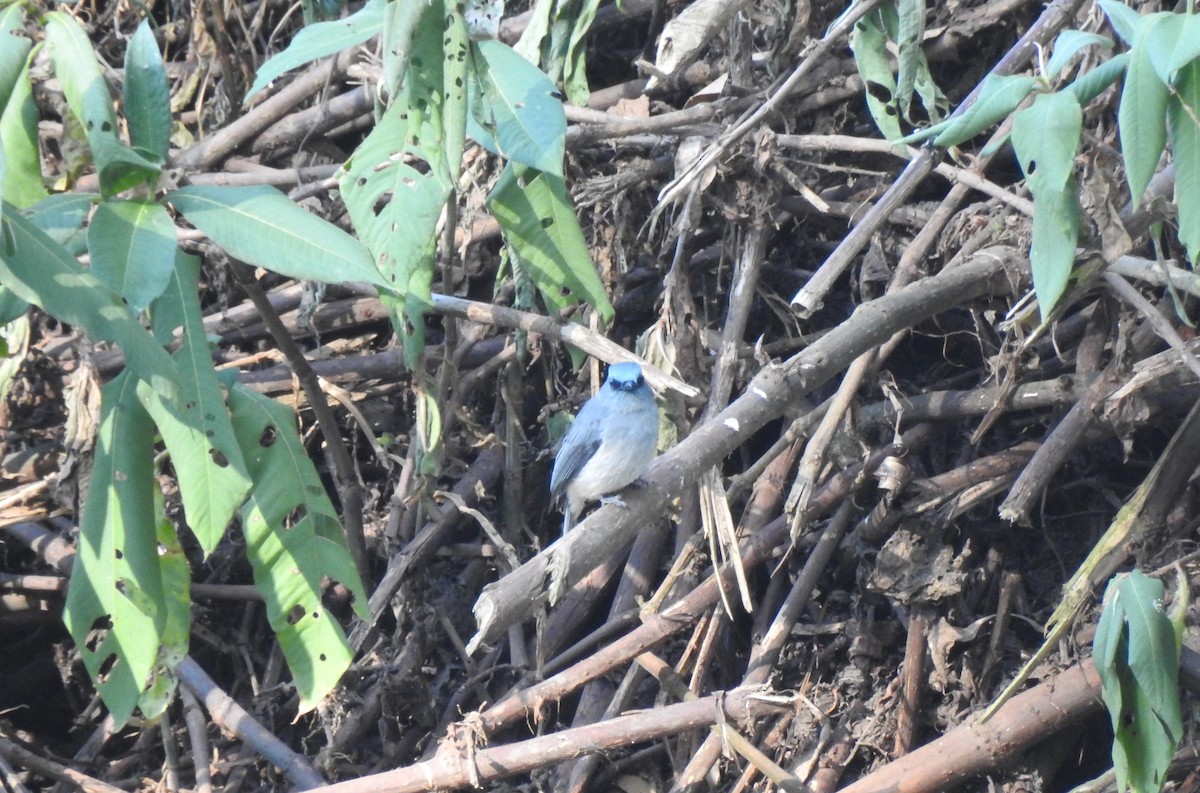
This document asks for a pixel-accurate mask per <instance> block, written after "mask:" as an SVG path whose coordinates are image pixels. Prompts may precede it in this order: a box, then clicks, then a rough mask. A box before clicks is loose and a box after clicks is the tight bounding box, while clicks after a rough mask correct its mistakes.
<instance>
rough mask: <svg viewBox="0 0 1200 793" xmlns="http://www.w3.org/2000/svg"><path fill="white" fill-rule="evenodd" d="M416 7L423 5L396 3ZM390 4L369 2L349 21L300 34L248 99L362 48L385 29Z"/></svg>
mask: <svg viewBox="0 0 1200 793" xmlns="http://www.w3.org/2000/svg"><path fill="white" fill-rule="evenodd" d="M396 5H410V6H416V5H419V3H415V2H414V3H396ZM386 6H387V2H386V0H367V3H366V5H364V6H363V7H362V8H360V9H359V10H358V11H356V12H354V13H353V14H351V15H350V16H348V17H346V18H345V19H335V20H330V21H328V22H317V23H314V24H312V25H308V26H307V27H305V28H303V29H302V30H301V31H300V32H298V33H297V34H296V35H295V37H294V38H293V39H292V43H291V44H289V45H288V46H287V49H285V50H284V51H283V52H281V53H279V54H278V55H275V56H273V57H271V58H270V59H269V60H268V61H267V62H266V63H264V64H263V65H262V66H261V67H260V68H259V70H258V73H257V74H256V75H255V76H254V84H253V85H251V86H250V90H249V91H247V92H246V99H247V100H249V99H250V97H252V96H254V95H255V94H256V93H258V92H259V91H261V90H262V89H263V88H265V87H266V86H267V84H269V83H270V82H271V81H272V80H274V79H275V78H276V77H278V76H279V75H281V74H284V73H285V72H289V71H291V70H292V69H295V68H298V67H300V66H303V65H304V64H306V63H311V62H312V61H315V60H317V59H318V58H324V57H325V56H326V55H333V54H334V53H336V52H341V51H342V50H344V49H349V48H350V47H353V46H356V45H358V44H362V43H363V42H364V41H366V40H367V39H369V38H371V37H372V36H375V35H378V34H379V32H380V31H381V30H382V29H383V14H384V8H385V7H386Z"/></svg>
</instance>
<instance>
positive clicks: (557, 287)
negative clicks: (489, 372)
mask: <svg viewBox="0 0 1200 793" xmlns="http://www.w3.org/2000/svg"><path fill="white" fill-rule="evenodd" d="M488 208H489V209H491V211H492V215H493V216H494V217H495V218H496V221H497V222H498V223H499V224H500V228H501V230H502V231H503V232H504V239H505V242H507V243H508V245H509V248H510V249H511V250H512V253H513V255H514V256H515V257H516V258H517V259H518V260H520V262H521V264H522V265H523V266H524V267H526V269H528V271H529V273H530V274H531V275H532V276H533V280H534V282H535V283H536V284H537V286H538V290H539V291H540V292H541V293H542V299H543V300H545V301H546V305H547V307H549V308H550V310H551V311H558V310H560V309H562V308H564V307H566V306H567V305H569V304H570V303H571V302H572V301H575V300H585V301H587V302H588V303H589V304H591V306H592V307H593V308H595V309H596V311H597V312H598V313H599V314H600V317H601V319H602V320H603V321H604V322H605V323H607V322H609V321H611V320H612V317H613V308H612V304H611V303H609V302H608V295H607V293H606V292H605V291H604V284H602V283H601V282H600V277H599V276H598V275H597V274H596V270H595V268H594V267H593V265H592V257H591V255H590V254H589V253H588V249H587V243H586V242H585V240H584V238H583V232H582V231H581V230H580V228H579V220H578V219H577V218H576V216H575V212H574V210H573V208H572V207H571V203H570V200H569V199H568V198H567V188H566V184H565V183H564V182H563V180H562V178H561V177H558V176H554V175H551V174H546V173H542V172H540V171H535V170H531V169H528V168H524V167H522V166H520V165H516V164H514V163H509V164H508V165H507V166H505V168H504V172H503V173H501V174H500V180H499V181H498V182H497V183H496V187H495V188H494V189H493V190H492V193H491V195H489V196H488Z"/></svg>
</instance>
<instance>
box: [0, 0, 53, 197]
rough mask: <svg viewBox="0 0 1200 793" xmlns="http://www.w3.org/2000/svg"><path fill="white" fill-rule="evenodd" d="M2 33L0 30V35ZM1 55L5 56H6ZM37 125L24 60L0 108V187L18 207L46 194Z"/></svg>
mask: <svg viewBox="0 0 1200 793" xmlns="http://www.w3.org/2000/svg"><path fill="white" fill-rule="evenodd" d="M10 8H17V6H11V7H10ZM4 36H5V34H4V33H3V32H0V39H2V38H3V37H4ZM21 41H25V39H21ZM17 49H19V47H18V48H17ZM0 58H3V59H6V58H5V56H0ZM37 127H38V109H37V104H36V103H35V102H34V101H33V93H32V87H31V84H30V82H29V62H28V60H27V61H25V62H24V65H23V66H22V67H21V68H20V69H19V70H18V73H17V79H16V82H15V83H13V85H12V90H11V91H10V92H9V94H8V99H7V103H6V104H5V105H4V106H3V111H2V112H0V158H3V160H4V161H5V162H4V169H3V170H4V173H3V175H2V176H0V190H2V191H3V192H2V195H3V196H4V200H6V201H8V202H9V203H10V204H12V205H13V206H15V207H18V208H20V209H24V208H25V207H28V206H31V205H33V204H36V203H37V202H38V201H41V200H42V199H43V198H45V197H46V195H47V193H46V186H45V185H44V184H43V183H42V160H41V152H40V150H39V148H38V132H37Z"/></svg>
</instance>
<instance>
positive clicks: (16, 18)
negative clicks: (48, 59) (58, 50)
mask: <svg viewBox="0 0 1200 793" xmlns="http://www.w3.org/2000/svg"><path fill="white" fill-rule="evenodd" d="M24 24H25V11H24V9H23V8H22V7H21V5H20V4H19V3H13V4H12V5H10V6H9V7H8V8H5V9H3V10H0V108H3V107H4V106H5V105H7V104H8V97H9V94H11V93H12V90H13V86H15V85H16V84H17V79H18V76H19V75H20V74H21V71H22V70H23V69H24V68H25V61H26V56H28V55H29V50H30V48H31V47H32V46H33V41H31V40H30V39H27V38H25V37H24V36H18V35H17V33H18V31H21V32H23V31H22V28H23V26H24Z"/></svg>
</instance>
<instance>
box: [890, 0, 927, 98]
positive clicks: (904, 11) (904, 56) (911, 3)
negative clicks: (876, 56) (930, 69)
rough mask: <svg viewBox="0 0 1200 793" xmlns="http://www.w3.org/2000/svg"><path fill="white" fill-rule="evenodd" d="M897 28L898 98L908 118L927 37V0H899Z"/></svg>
mask: <svg viewBox="0 0 1200 793" xmlns="http://www.w3.org/2000/svg"><path fill="white" fill-rule="evenodd" d="M896 12H897V17H898V20H897V21H898V24H897V31H896V47H897V51H898V54H897V56H896V62H897V68H896V98H897V99H898V100H899V104H900V110H901V112H903V113H904V115H905V117H906V118H907V117H908V111H909V107H910V106H911V105H912V95H913V88H914V86H915V85H916V82H917V74H918V70H919V69H920V66H921V55H922V52H921V42H922V40H923V39H924V37H925V0H898V2H897V3H896Z"/></svg>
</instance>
